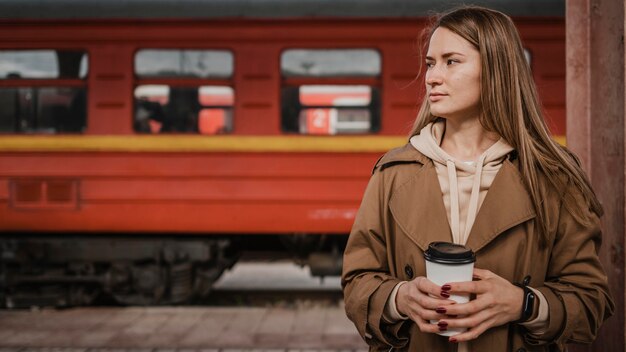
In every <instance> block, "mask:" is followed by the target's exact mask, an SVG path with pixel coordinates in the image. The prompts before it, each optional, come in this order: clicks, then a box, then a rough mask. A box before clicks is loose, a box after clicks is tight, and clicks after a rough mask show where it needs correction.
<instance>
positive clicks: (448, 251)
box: [424, 242, 476, 336]
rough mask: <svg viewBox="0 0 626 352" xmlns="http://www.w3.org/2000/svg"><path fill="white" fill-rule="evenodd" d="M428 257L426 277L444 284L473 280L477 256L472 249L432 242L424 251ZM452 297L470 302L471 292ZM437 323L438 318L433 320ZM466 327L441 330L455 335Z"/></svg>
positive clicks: (444, 334)
mask: <svg viewBox="0 0 626 352" xmlns="http://www.w3.org/2000/svg"><path fill="white" fill-rule="evenodd" d="M424 259H426V277H427V278H428V280H430V281H432V282H433V283H435V284H437V285H439V286H442V285H444V284H447V283H450V282H463V281H472V274H473V272H474V262H475V261H476V257H475V255H474V252H472V250H471V249H469V248H467V247H465V246H462V245H459V244H454V243H449V242H432V243H431V244H429V245H428V249H427V250H426V252H424ZM450 299H451V300H454V301H456V302H457V303H467V302H469V294H466V295H457V294H451V295H450ZM430 322H431V324H437V323H438V322H439V321H438V320H431V321H430ZM466 330H467V329H466V328H449V329H448V330H446V331H442V332H439V333H438V334H439V335H442V336H454V335H457V334H460V333H462V332H463V331H466Z"/></svg>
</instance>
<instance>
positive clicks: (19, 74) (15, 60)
mask: <svg viewBox="0 0 626 352" xmlns="http://www.w3.org/2000/svg"><path fill="white" fill-rule="evenodd" d="M87 65H88V62H87V53H85V52H84V51H71V50H3V51H0V79H20V78H30V79H57V78H64V79H76V78H80V79H83V78H85V77H87V70H88V69H87Z"/></svg>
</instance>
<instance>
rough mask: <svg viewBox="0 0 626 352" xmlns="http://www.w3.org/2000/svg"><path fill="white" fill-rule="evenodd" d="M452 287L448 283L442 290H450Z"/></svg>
mask: <svg viewBox="0 0 626 352" xmlns="http://www.w3.org/2000/svg"><path fill="white" fill-rule="evenodd" d="M451 288H452V287H451V286H450V285H448V284H445V285H443V286H441V290H442V291H450V289H451Z"/></svg>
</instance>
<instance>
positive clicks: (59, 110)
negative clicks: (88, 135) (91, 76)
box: [0, 50, 88, 133]
mask: <svg viewBox="0 0 626 352" xmlns="http://www.w3.org/2000/svg"><path fill="white" fill-rule="evenodd" d="M87 72H88V57H87V53H86V52H84V51H77V50H0V79H1V80H2V81H3V87H2V88H0V132H2V133H80V132H83V131H84V129H85V127H86V125H87V88H86V80H85V78H86V77H87ZM26 79H28V80H26ZM33 80H37V84H29V83H28V82H33Z"/></svg>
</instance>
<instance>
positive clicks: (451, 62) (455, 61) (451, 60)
mask: <svg viewBox="0 0 626 352" xmlns="http://www.w3.org/2000/svg"><path fill="white" fill-rule="evenodd" d="M458 62H459V60H455V59H448V61H446V64H448V65H452V64H456V63H458Z"/></svg>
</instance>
